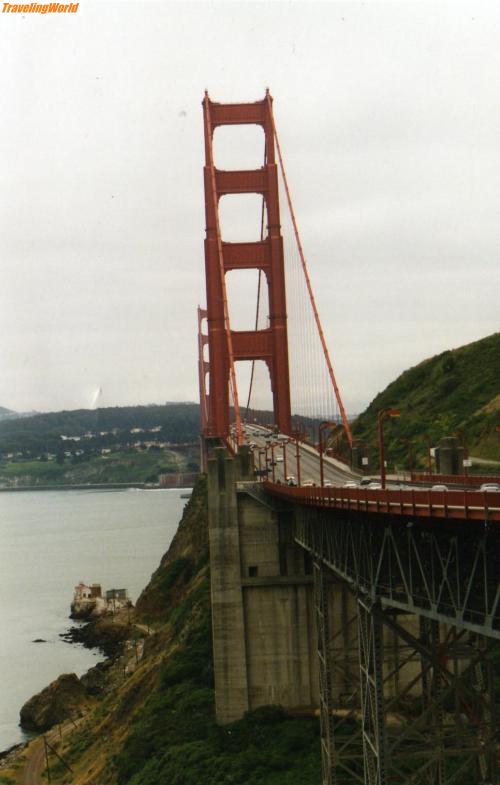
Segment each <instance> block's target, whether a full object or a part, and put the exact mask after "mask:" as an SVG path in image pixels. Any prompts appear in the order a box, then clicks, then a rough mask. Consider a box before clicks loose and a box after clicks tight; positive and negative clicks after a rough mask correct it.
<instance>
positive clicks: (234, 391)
mask: <svg viewBox="0 0 500 785" xmlns="http://www.w3.org/2000/svg"><path fill="white" fill-rule="evenodd" d="M204 106H205V116H206V121H207V129H208V156H209V166H210V179H211V183H212V199H213V203H214V214H215V228H216V234H217V250H218V255H219V272H220V279H221V290H222V300H223V309H224V327H225V330H226V340H227V353H228V357H229V379H230V385H231V392H232V395H233V405H234V417H235V427H236V441H237V443H238V445H240V444H243V433H242V429H241V415H240V406H239V402H238V389H237V386H236V373H235V369H234V352H233V341H232V337H231V326H230V323H229V310H228V305H227V291H226V277H225V273H224V259H223V256H222V240H221V233H220V222H219V206H218V199H217V188H216V183H215V167H214V157H213V150H212V122H211V119H210V111H209V106H208V95H207V93H205V100H204Z"/></svg>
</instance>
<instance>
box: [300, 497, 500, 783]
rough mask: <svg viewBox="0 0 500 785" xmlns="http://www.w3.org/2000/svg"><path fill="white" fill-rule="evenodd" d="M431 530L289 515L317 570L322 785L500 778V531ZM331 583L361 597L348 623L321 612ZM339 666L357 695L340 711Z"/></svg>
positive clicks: (322, 513) (419, 524)
mask: <svg viewBox="0 0 500 785" xmlns="http://www.w3.org/2000/svg"><path fill="white" fill-rule="evenodd" d="M435 523H436V522H435V521H431V520H428V521H422V520H420V521H419V520H416V521H415V520H411V519H407V520H402V519H397V518H396V517H395V516H377V515H374V516H371V517H369V516H366V515H365V516H361V515H358V514H356V513H351V514H350V515H349V517H348V518H347V517H345V513H344V517H342V515H341V513H339V512H338V511H337V512H336V511H332V510H325V509H321V508H320V509H315V508H312V507H302V506H297V507H296V508H295V513H294V524H293V525H294V539H295V541H296V542H297V543H298V544H299V545H301V546H302V547H303V548H305V549H306V550H307V551H308V552H309V553H310V554H311V556H312V559H313V563H314V573H313V574H314V578H315V583H316V591H315V597H316V616H317V624H318V655H319V662H320V684H321V711H320V717H321V735H322V761H323V785H341V783H345V785H351V784H352V783H363V785H383V784H385V783H389V782H397V783H399V785H452V783H453V784H455V785H472V784H473V783H474V785H478V784H479V783H482V784H483V785H489V784H490V783H491V784H492V783H495V782H497V779H496V777H497V773H498V769H497V752H496V745H497V744H498V738H497V737H498V727H497V724H496V721H495V684H494V681H495V680H494V663H495V661H496V662H497V664H498V662H499V661H500V659H499V650H500V646H499V643H498V639H500V612H499V599H500V582H499V570H498V562H499V558H500V550H499V546H500V532H499V531H498V527H491V526H488V525H478V526H476V525H474V526H473V527H471V526H470V523H467V522H465V521H463V522H462V523H457V522H456V521H454V522H452V523H443V522H442V521H441V522H439V526H436V525H435ZM336 580H341V581H342V582H344V583H347V584H348V585H349V587H350V589H351V591H352V592H353V594H354V595H355V596H356V598H357V613H356V614H355V615H353V618H352V619H350V620H349V621H348V622H346V620H345V619H343V620H342V621H340V620H341V613H340V611H339V609H337V610H336V609H335V608H333V609H332V608H330V609H328V608H327V607H326V606H325V597H331V596H332V594H331V593H328V592H326V591H325V589H324V585H325V583H327V582H331V581H336ZM346 623H349V624H351V625H354V626H356V628H357V636H358V659H359V664H358V665H359V667H358V668H355V667H353V663H352V662H350V659H349V657H346V652H345V649H344V648H343V646H342V643H341V641H342V639H343V638H344V637H345V630H343V629H342V627H345V624H346ZM396 639H397V640H398V641H399V644H398V646H397V649H396V648H395V649H394V651H397V656H396V655H391V654H390V651H389V650H390V641H391V640H396ZM495 658H496V660H495ZM351 659H352V658H351ZM346 668H348V670H349V680H350V683H351V685H352V694H351V695H350V696H349V698H348V700H347V701H345V702H344V704H343V705H341V706H339V704H338V700H337V701H336V702H334V701H333V697H332V696H333V695H334V694H338V693H337V692H336V690H335V684H336V681H337V680H340V681H342V683H345V681H346V674H345V671H346ZM399 681H400V684H401V686H400V688H397V689H395V690H394V684H396V685H397V684H398V683H399Z"/></svg>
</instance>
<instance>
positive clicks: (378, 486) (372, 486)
mask: <svg viewBox="0 0 500 785" xmlns="http://www.w3.org/2000/svg"><path fill="white" fill-rule="evenodd" d="M365 487H366V488H368V490H370V491H378V490H380V489H381V488H382V483H380V482H369V483H368V485H366V486H365Z"/></svg>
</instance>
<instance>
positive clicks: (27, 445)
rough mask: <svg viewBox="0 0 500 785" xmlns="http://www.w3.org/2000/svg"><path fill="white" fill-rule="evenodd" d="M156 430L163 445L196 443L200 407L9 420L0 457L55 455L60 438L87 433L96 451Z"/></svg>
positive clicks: (3, 423) (1, 430)
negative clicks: (127, 436) (129, 436)
mask: <svg viewBox="0 0 500 785" xmlns="http://www.w3.org/2000/svg"><path fill="white" fill-rule="evenodd" d="M157 427H160V428H161V431H160V434H161V439H162V440H163V441H168V442H173V443H181V442H192V441H196V440H197V439H198V436H199V431H200V421H199V405H198V404H195V403H170V404H166V405H164V406H153V405H151V406H114V407H110V408H105V409H76V410H73V411H62V412H50V413H46V414H35V415H31V416H26V417H22V418H15V419H14V418H11V417H8V418H6V419H2V420H0V454H6V453H11V452H12V453H16V452H23V453H26V452H30V453H32V454H34V455H37V454H39V453H41V452H54V453H55V452H57V450H58V448H60V447H61V443H62V440H61V436H66V437H80V438H82V437H83V436H84V434H86V433H92V434H95V438H93V439H92V441H91V443H92V446H93V447H107V446H112V445H113V444H114V443H116V442H120V441H123V436H124V433H126V432H128V433H130V431H131V430H132V429H135V428H137V429H143V430H144V431H149V429H151V428H157ZM113 431H115V433H113ZM101 434H104V435H101ZM139 436H140V434H139ZM139 436H137V437H136V438H139ZM150 438H151V437H150Z"/></svg>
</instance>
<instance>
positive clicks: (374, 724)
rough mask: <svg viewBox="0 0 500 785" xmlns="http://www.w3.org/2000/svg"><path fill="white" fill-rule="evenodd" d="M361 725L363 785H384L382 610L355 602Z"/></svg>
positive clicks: (378, 606) (385, 759) (385, 748)
mask: <svg viewBox="0 0 500 785" xmlns="http://www.w3.org/2000/svg"><path fill="white" fill-rule="evenodd" d="M358 631H359V670H360V683H361V723H362V733H363V759H364V769H365V783H366V785H385V783H386V782H387V745H386V733H385V711H384V683H383V634H382V611H381V608H380V605H379V604H374V605H371V606H370V605H368V604H367V603H366V602H364V601H363V600H361V599H360V600H359V601H358Z"/></svg>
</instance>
